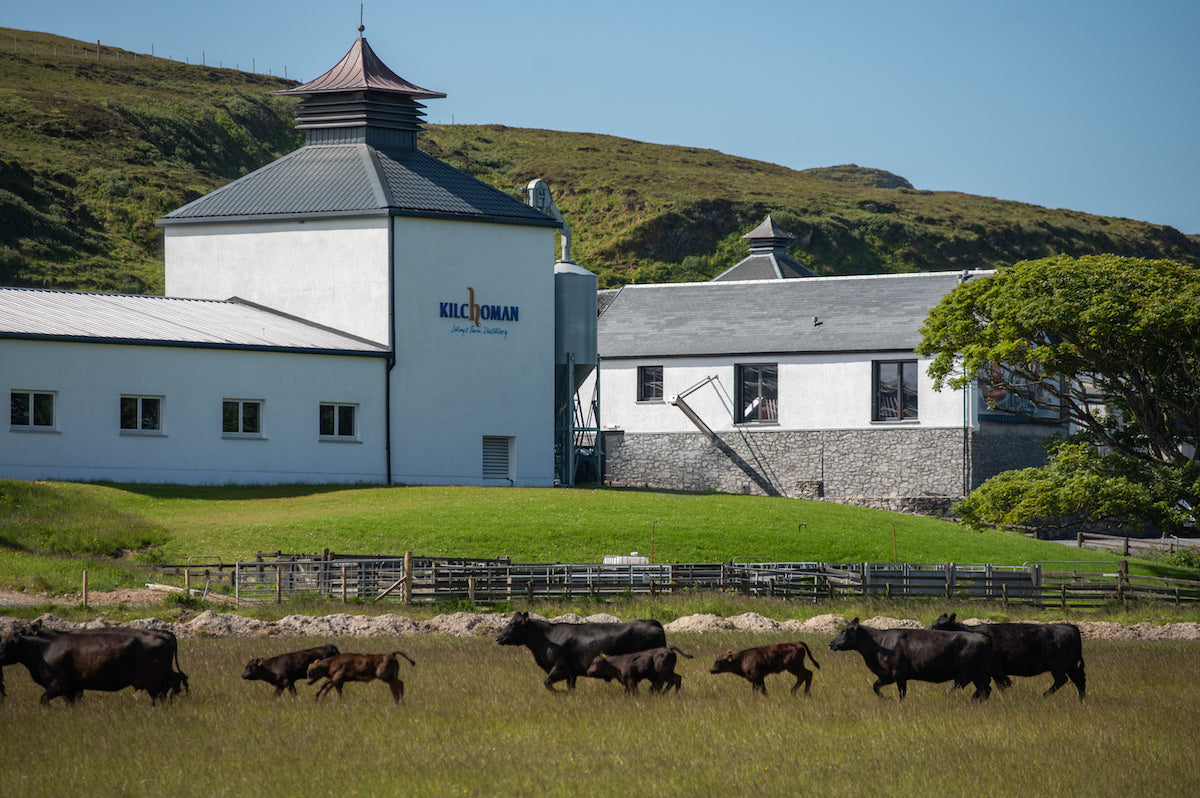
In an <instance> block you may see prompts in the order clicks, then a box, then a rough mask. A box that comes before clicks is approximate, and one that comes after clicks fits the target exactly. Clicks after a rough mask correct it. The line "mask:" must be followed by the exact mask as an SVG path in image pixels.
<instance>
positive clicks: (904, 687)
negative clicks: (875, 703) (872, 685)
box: [876, 679, 908, 701]
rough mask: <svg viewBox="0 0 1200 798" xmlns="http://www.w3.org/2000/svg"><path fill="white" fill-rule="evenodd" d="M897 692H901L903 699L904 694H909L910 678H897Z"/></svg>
mask: <svg viewBox="0 0 1200 798" xmlns="http://www.w3.org/2000/svg"><path fill="white" fill-rule="evenodd" d="M876 692H878V691H876ZM896 692H897V693H899V694H900V700H901V701H903V700H904V696H906V695H908V680H906V679H897V680H896Z"/></svg>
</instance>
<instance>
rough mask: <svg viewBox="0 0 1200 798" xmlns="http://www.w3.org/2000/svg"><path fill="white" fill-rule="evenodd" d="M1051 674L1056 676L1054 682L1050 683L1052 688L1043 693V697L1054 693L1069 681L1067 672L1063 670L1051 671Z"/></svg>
mask: <svg viewBox="0 0 1200 798" xmlns="http://www.w3.org/2000/svg"><path fill="white" fill-rule="evenodd" d="M1050 675H1051V676H1053V677H1054V684H1052V685H1050V688H1049V689H1048V690H1046V692H1044V693H1042V698H1045V697H1047V696H1051V695H1054V694H1055V693H1056V692H1057V691H1058V688H1060V687H1062V686H1063V685H1064V684H1066V683H1067V674H1065V673H1063V672H1062V671H1050Z"/></svg>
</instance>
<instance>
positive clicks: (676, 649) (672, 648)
mask: <svg viewBox="0 0 1200 798" xmlns="http://www.w3.org/2000/svg"><path fill="white" fill-rule="evenodd" d="M668 648H670V649H671V650H672V651H674V652H675V653H676V654H678V655H679V656H681V657H687V658H688V659H693V657H692V655H691V654H684V653H683V651H681V650H680V649H679V647H678V646H668Z"/></svg>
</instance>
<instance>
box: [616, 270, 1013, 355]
mask: <svg viewBox="0 0 1200 798" xmlns="http://www.w3.org/2000/svg"><path fill="white" fill-rule="evenodd" d="M969 274H970V275H971V276H973V277H978V276H982V275H986V274H991V272H985V271H975V272H970V273H969ZM961 278H962V273H961V272H932V273H922V274H903V275H882V276H868V277H808V278H805V279H803V280H763V281H754V282H716V283H713V282H709V283H676V284H667V285H663V284H660V285H627V286H625V287H624V288H622V289H621V290H620V291H619V292H618V293H617V295H616V297H615V298H613V299H612V301H611V302H610V303H609V304H608V307H607V309H606V310H605V311H604V313H603V314H602V315H601V316H600V320H599V325H598V329H597V333H598V347H599V352H600V356H601V357H603V358H619V357H702V356H708V355H716V356H720V355H753V354H756V353H762V354H768V353H777V354H783V353H820V352H877V351H878V352H886V351H911V350H912V349H913V348H915V347H916V346H917V344H918V343H919V342H920V340H921V336H920V332H919V331H920V328H921V326H922V324H924V321H925V317H926V316H927V315H928V314H929V311H930V310H931V309H932V308H933V307H934V305H936V304H937V303H938V302H939V301H940V300H941V298H942V297H943V296H944V295H945V294H946V293H948V292H949V291H950V290H951V289H953V288H954V286H956V285H958V284H959V282H960V281H961Z"/></svg>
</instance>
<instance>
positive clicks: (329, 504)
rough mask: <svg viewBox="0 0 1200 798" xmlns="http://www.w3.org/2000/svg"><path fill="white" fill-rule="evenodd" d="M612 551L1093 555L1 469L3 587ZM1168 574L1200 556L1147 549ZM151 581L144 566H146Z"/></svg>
mask: <svg viewBox="0 0 1200 798" xmlns="http://www.w3.org/2000/svg"><path fill="white" fill-rule="evenodd" d="M323 549H329V550H330V551H334V552H338V553H340V554H381V555H396V556H398V555H401V554H403V553H404V552H405V551H412V552H414V553H415V554H417V555H427V556H440V557H478V558H489V557H501V556H507V557H509V558H510V559H511V560H512V561H513V562H534V563H545V562H567V563H595V562H601V561H602V559H603V557H604V555H606V554H628V553H629V552H631V551H638V552H640V553H642V554H645V555H649V556H652V557H653V558H654V560H655V561H656V562H726V561H729V560H733V559H736V558H753V559H764V560H774V561H783V562H832V563H847V562H850V563H857V562H891V561H893V559H895V560H898V561H900V562H913V563H945V562H956V563H962V564H966V563H991V564H994V565H1021V564H1022V563H1025V562H1031V561H1043V562H1046V561H1061V560H1072V561H1080V560H1087V561H1093V562H1097V563H1110V564H1112V563H1115V562H1116V560H1117V558H1116V557H1115V556H1114V555H1112V554H1108V553H1104V552H1098V551H1091V550H1084V549H1075V548H1066V547H1064V546H1063V545H1062V544H1060V543H1053V542H1048V541H1039V540H1033V539H1031V538H1028V537H1025V536H1023V535H1018V534H1012V533H1005V532H997V531H995V530H986V531H970V530H966V529H963V528H962V527H960V526H958V525H956V524H953V523H950V522H948V521H942V520H939V519H936V518H929V517H925V516H915V515H901V514H897V513H887V512H883V511H881V510H871V509H867V508H863V507H852V506H842V505H837V504H831V503H827V502H811V501H803V500H799V499H781V498H772V497H766V496H742V495H728V494H712V495H705V494H685V493H665V492H653V491H636V490H616V489H606V490H595V489H567V488H545V489H537V488H470V487H361V488H356V487H334V486H324V487H322V486H311V485H284V486H274V487H269V486H263V487H233V486H231V487H187V486H173V485H99V484H96V485H92V484H71V483H54V482H51V483H41V482H39V483H29V482H21V481H16V480H0V588H8V589H26V590H35V591H39V592H61V591H68V590H71V589H73V588H75V587H77V585H78V580H79V572H80V569H82V568H88V569H89V573H90V574H91V582H92V586H93V587H94V588H95V589H99V590H110V589H113V588H117V587H128V586H136V585H139V584H140V581H145V577H144V574H143V573H141V572H139V570H138V568H137V564H138V563H141V564H152V563H163V562H165V563H182V562H185V561H186V560H187V558H188V557H196V556H203V557H220V558H221V560H222V561H224V562H227V563H228V562H237V561H245V560H252V559H254V557H255V555H256V554H257V553H259V552H276V551H282V552H284V553H309V554H311V553H317V552H321V551H322V550H323ZM1138 562H1139V564H1138V565H1136V566H1135V567H1136V568H1138V569H1140V570H1148V571H1150V572H1152V573H1156V574H1159V575H1163V576H1183V577H1184V578H1192V577H1194V574H1195V572H1194V571H1188V570H1186V569H1180V568H1176V567H1172V566H1168V565H1166V564H1165V563H1155V562H1150V561H1138ZM139 580H140V581H139Z"/></svg>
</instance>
